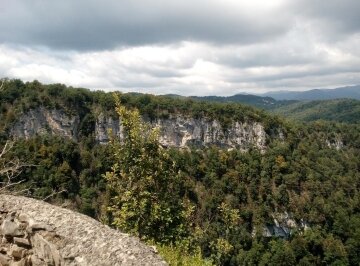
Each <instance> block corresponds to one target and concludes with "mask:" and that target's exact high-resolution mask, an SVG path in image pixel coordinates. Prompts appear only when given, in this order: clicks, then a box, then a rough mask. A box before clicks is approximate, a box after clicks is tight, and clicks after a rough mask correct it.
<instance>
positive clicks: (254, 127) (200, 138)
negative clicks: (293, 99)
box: [95, 114, 266, 150]
mask: <svg viewBox="0 0 360 266" xmlns="http://www.w3.org/2000/svg"><path fill="white" fill-rule="evenodd" d="M149 122H150V121H149ZM150 123H151V124H152V126H153V127H159V128H160V132H161V136H160V143H161V144H162V145H164V146H170V147H178V148H185V147H189V146H197V147H202V146H209V145H216V146H219V147H223V148H238V149H241V150H246V149H248V148H249V147H252V146H254V147H257V148H259V149H261V150H264V149H265V141H266V133H265V130H264V127H263V126H262V125H261V124H260V123H258V122H252V123H247V122H244V123H242V122H234V123H232V124H231V125H230V126H228V127H227V128H226V129H224V128H223V127H222V125H221V124H220V122H218V121H216V120H208V119H205V118H204V119H195V118H188V117H184V116H180V115H179V116H176V117H169V118H167V119H156V120H155V121H152V122H150ZM95 128H96V139H97V141H99V142H100V143H106V142H108V141H109V132H112V134H114V135H117V136H119V137H120V138H122V135H123V134H122V130H121V122H119V120H115V119H113V118H111V117H105V116H104V115H102V114H101V115H100V116H99V117H98V119H97V122H96V126H95Z"/></svg>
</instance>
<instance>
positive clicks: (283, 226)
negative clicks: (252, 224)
mask: <svg viewBox="0 0 360 266" xmlns="http://www.w3.org/2000/svg"><path fill="white" fill-rule="evenodd" d="M272 218H273V221H272V223H271V224H270V223H269V224H265V225H263V227H262V236H264V237H280V238H285V239H287V238H289V237H290V235H291V234H292V233H293V231H298V232H304V231H306V230H309V229H310V225H309V223H308V222H306V221H304V220H303V219H301V220H300V221H296V220H295V219H294V218H293V216H292V214H291V213H288V212H283V213H274V214H273V215H272ZM255 234H256V229H255V228H253V232H252V235H253V236H255Z"/></svg>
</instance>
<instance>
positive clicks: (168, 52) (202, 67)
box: [0, 0, 360, 95]
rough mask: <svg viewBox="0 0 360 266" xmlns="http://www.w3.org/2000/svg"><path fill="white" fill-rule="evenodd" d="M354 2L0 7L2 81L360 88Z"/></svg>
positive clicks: (150, 87) (228, 91)
mask: <svg viewBox="0 0 360 266" xmlns="http://www.w3.org/2000/svg"><path fill="white" fill-rule="evenodd" d="M359 10H360V1H359V0H327V1H324V0H251V1H250V0H192V1H190V0H121V1H119V0H102V1H98V0H96V1H95V0H61V1H59V0H0V77H9V78H21V79H23V80H26V81H28V80H34V79H37V80H39V81H41V82H43V83H64V84H66V85H72V86H77V87H87V88H94V89H104V90H115V89H117V90H122V91H140V92H149V93H155V94H165V93H176V94H181V95H233V94H236V93H240V92H249V93H261V92H266V91H274V90H305V89H312V88H334V87H339V86H346V85H354V84H360V16H359Z"/></svg>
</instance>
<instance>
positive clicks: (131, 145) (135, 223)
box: [105, 98, 191, 243]
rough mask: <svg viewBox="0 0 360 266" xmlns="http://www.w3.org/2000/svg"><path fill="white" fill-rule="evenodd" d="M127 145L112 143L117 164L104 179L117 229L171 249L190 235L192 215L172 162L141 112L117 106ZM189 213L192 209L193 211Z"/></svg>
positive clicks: (118, 142)
mask: <svg viewBox="0 0 360 266" xmlns="http://www.w3.org/2000/svg"><path fill="white" fill-rule="evenodd" d="M116 111H117V113H118V114H119V117H120V119H121V123H122V127H123V136H124V137H123V139H122V140H121V142H120V141H119V140H118V139H113V140H112V144H111V145H112V147H113V149H114V152H115V164H114V165H113V167H112V169H111V171H110V172H107V173H106V175H105V178H106V180H107V182H108V185H109V188H110V191H111V194H112V195H113V196H112V198H111V201H110V208H109V210H110V212H111V214H112V217H113V224H114V225H115V226H116V227H118V228H120V229H122V230H123V231H125V232H129V233H132V234H135V235H138V236H139V237H140V238H142V239H150V240H154V241H155V242H161V243H173V242H175V241H176V240H177V239H178V238H179V237H182V236H184V235H186V233H187V230H188V229H187V228H186V226H185V224H184V222H185V220H186V218H187V216H188V212H189V211H188V210H187V209H186V208H187V206H186V205H185V202H184V201H182V200H181V198H177V197H173V195H174V194H176V195H178V194H179V193H181V189H182V184H181V180H180V179H179V175H178V173H177V169H176V167H175V165H174V162H173V161H172V160H171V158H170V156H169V154H168V153H167V152H166V150H165V149H164V148H162V147H161V145H160V143H159V135H158V134H159V133H158V129H156V128H155V129H150V128H149V127H148V125H147V124H145V123H143V122H142V121H141V117H140V114H139V112H138V111H137V110H136V109H135V110H128V109H127V108H125V107H124V106H122V105H121V104H120V101H119V99H118V98H117V101H116ZM190 208H191V207H190Z"/></svg>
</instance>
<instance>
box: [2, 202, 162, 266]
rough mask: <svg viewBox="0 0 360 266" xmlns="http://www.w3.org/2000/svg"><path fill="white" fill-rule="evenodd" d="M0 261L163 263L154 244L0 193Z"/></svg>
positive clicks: (92, 221) (120, 263)
mask: <svg viewBox="0 0 360 266" xmlns="http://www.w3.org/2000/svg"><path fill="white" fill-rule="evenodd" d="M0 224H1V226H0V239H1V240H0V265H4V266H5V265H24V266H26V265H54V266H58V265H109V266H110V265H111V266H115V265H167V264H166V263H165V262H164V261H163V260H162V259H161V258H160V256H158V255H157V254H156V253H155V251H154V249H153V248H151V247H148V246H146V245H145V244H143V243H141V242H140V241H139V239H138V238H135V237H130V236H128V235H127V234H123V233H121V232H119V231H117V230H114V229H111V228H109V227H108V226H105V225H103V224H101V223H99V222H97V221H96V220H94V219H92V218H90V217H87V216H85V215H82V214H79V213H75V212H73V211H70V210H67V209H63V208H60V207H56V206H53V205H50V204H48V203H45V202H42V201H38V200H34V199H30V198H25V197H17V196H9V195H0Z"/></svg>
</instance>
